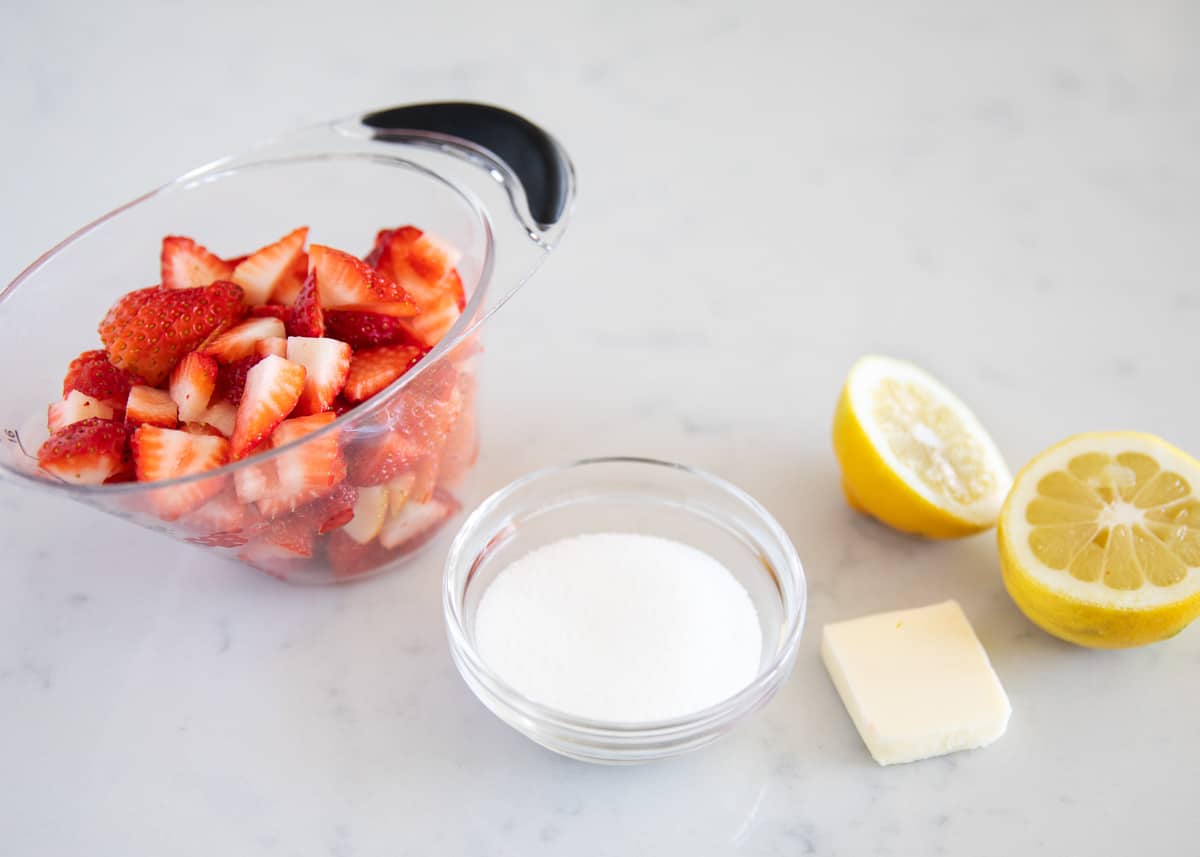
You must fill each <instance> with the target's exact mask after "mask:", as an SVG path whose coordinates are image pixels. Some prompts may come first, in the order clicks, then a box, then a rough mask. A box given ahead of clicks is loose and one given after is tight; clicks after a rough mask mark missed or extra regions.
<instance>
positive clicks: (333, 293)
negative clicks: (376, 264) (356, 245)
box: [308, 244, 416, 311]
mask: <svg viewBox="0 0 1200 857" xmlns="http://www.w3.org/2000/svg"><path fill="white" fill-rule="evenodd" d="M308 269H309V273H310V274H313V273H315V274H316V278H317V293H318V294H319V295H320V301H321V306H322V307H324V308H326V309H336V308H337V307H340V306H345V305H347V304H376V303H397V304H404V305H412V306H413V310H414V311H415V310H416V307H415V305H414V304H413V301H412V298H410V297H409V296H408V295H407V294H406V293H405V292H404V290H403V289H401V288H400V287H399V286H397V285H396V284H395V283H393V282H392V281H391V280H389V279H388V278H387V277H385V276H384V275H383V274H381V273H379V272H378V271H376V270H375V269H374V268H372V267H371V266H370V265H368V264H366V263H365V262H363V261H362V260H361V259H357V258H355V257H354V256H351V255H350V254H349V253H343V252H342V251H341V250H335V249H333V248H332V247H325V246H323V245H321V244H314V245H312V247H310V248H309V251H308Z"/></svg>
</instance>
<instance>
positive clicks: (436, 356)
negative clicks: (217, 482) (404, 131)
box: [0, 149, 496, 497]
mask: <svg viewBox="0 0 1200 857" xmlns="http://www.w3.org/2000/svg"><path fill="white" fill-rule="evenodd" d="M254 155H255V157H253V159H251V160H244V161H243V160H237V161H233V162H231V161H230V160H229V159H226V158H223V159H221V160H219V161H214V162H212V163H210V164H207V165H205V166H202V167H199V168H197V169H195V170H191V171H190V172H187V173H184V174H183V175H180V176H177V177H176V178H174V179H172V180H170V181H168V182H166V183H164V184H162V185H159V186H158V187H156V188H154V189H153V190H150V191H148V192H146V193H144V194H142V195H141V196H138V197H136V198H134V199H132V200H130V201H129V202H127V203H125V204H123V205H120V206H117V207H116V208H114V209H112V210H111V211H108V212H107V213H105V214H103V215H101V216H100V217H98V218H96V219H95V220H93V221H91V222H90V223H87V224H85V225H84V226H81V227H80V228H79V229H77V230H75V231H74V232H72V233H71V234H70V235H68V236H67V237H66V238H64V239H63V240H61V241H59V242H58V243H57V244H55V245H54V246H53V247H51V248H50V249H49V250H47V251H46V252H45V253H43V254H42V255H40V256H38V257H37V259H35V260H34V261H33V262H31V263H30V264H29V265H28V266H26V268H25V269H24V270H23V271H21V273H19V274H18V275H17V276H16V277H15V278H14V279H13V280H12V281H11V282H9V283H8V285H6V286H5V287H4V288H3V289H0V311H2V310H3V305H4V302H5V301H6V300H7V299H9V298H10V297H11V296H12V295H13V294H14V293H15V292H16V290H17V289H18V288H19V287H20V286H21V285H22V284H24V283H25V282H26V281H27V280H28V279H30V278H31V277H32V276H33V275H34V274H36V273H38V271H40V270H41V269H42V268H44V267H45V266H46V265H48V264H49V263H50V262H52V261H53V260H54V259H55V258H56V257H57V256H58V255H59V254H60V253H62V252H63V251H65V250H67V249H69V248H70V247H71V246H72V245H74V244H76V243H77V242H78V241H80V240H81V239H83V238H85V237H87V236H88V235H90V234H91V233H93V232H95V231H96V230H97V229H99V228H100V227H101V226H103V225H104V224H106V223H108V222H109V221H110V220H114V219H116V218H117V217H119V216H120V215H122V214H124V213H125V212H127V211H131V210H133V209H135V208H137V207H138V206H139V205H142V204H143V203H147V202H150V201H151V200H154V199H157V198H159V197H161V196H165V195H167V194H170V193H179V192H183V191H187V190H190V189H192V188H194V187H196V186H198V185H202V184H209V183H212V182H215V181H220V180H223V179H228V178H234V177H236V176H237V175H238V174H239V173H244V172H247V171H250V170H259V169H270V168H276V167H283V166H296V165H298V164H304V163H311V162H328V161H346V160H349V161H355V162H374V163H380V164H383V165H385V166H389V167H400V168H402V169H409V170H412V171H414V172H416V173H419V174H421V175H423V176H425V177H426V178H429V179H432V180H433V181H435V182H437V183H438V184H440V185H442V186H443V187H445V188H447V189H448V190H450V191H451V192H452V193H454V194H455V195H457V196H458V197H459V198H460V199H461V200H462V201H463V202H464V203H465V204H466V206H467V208H468V209H469V210H470V211H471V212H472V213H473V214H474V215H475V218H476V220H477V221H478V223H479V225H480V226H481V227H482V230H483V239H484V241H483V244H484V247H483V250H484V257H483V264H482V265H481V267H480V271H479V281H478V283H477V284H476V286H475V290H474V292H472V294H471V299H470V300H469V301H467V305H466V307H465V308H464V309H463V311H462V313H461V315H460V316H459V317H458V319H457V320H456V321H455V322H454V324H453V325H452V326H451V327H450V329H449V330H448V331H447V332H446V335H445V336H443V337H442V338H441V340H440V341H439V342H438V344H437V345H435V346H434V347H433V348H432V349H430V350H429V351H428V352H427V353H426V354H425V356H424V357H422V358H421V360H420V361H419V362H418V363H417V364H416V365H414V366H413V367H412V368H411V369H409V370H408V371H407V372H405V373H404V374H403V375H402V376H400V377H399V378H397V379H396V380H395V381H393V382H392V383H391V384H389V385H388V386H387V387H385V388H384V389H383V390H381V391H380V392H379V393H377V394H376V395H375V396H372V397H371V399H369V400H368V401H366V402H363V403H361V404H359V405H357V406H355V407H353V408H351V409H350V410H348V411H346V413H344V414H342V415H341V416H339V417H337V418H336V419H335V420H333V422H331V423H330V424H329V425H327V426H322V427H321V428H319V429H318V430H316V431H314V432H311V433H309V434H307V435H304V436H303V437H300V438H297V439H296V440H293V441H291V442H290V443H286V444H284V445H283V446H279V447H275V448H272V449H270V450H266V451H263V452H259V453H256V454H254V455H251V456H247V457H246V458H242V459H239V460H237V461H231V462H229V463H228V464H223V465H221V466H220V467H218V468H215V469H213V470H208V471H204V472H202V473H194V474H191V475H188V476H179V477H175V478H173V479H163V480H161V481H157V482H119V483H115V484H100V485H81V484H76V483H73V482H67V481H66V480H63V479H61V478H59V477H57V476H55V475H54V474H53V473H49V472H46V471H42V470H40V469H38V470H36V471H35V472H32V473H27V472H24V471H22V470H19V469H17V468H15V467H11V466H9V465H8V464H7V463H5V462H4V461H3V460H0V468H3V472H4V473H7V474H10V475H12V476H14V477H16V478H19V479H21V480H23V481H25V482H28V483H30V484H33V485H37V486H41V487H45V488H51V489H55V488H57V489H65V490H67V491H70V492H72V493H75V494H82V495H94V496H104V497H117V496H131V495H139V494H143V493H150V492H153V491H158V490H161V489H165V488H173V487H178V486H181V485H188V484H190V483H193V482H200V481H202V480H206V479H213V478H221V477H225V476H229V475H232V474H233V473H235V472H237V471H238V470H241V469H245V468H247V467H252V466H254V465H256V464H263V463H265V462H267V461H271V460H274V459H275V458H277V457H278V456H281V455H285V454H287V452H288V451H290V450H294V449H296V448H298V447H300V446H303V445H304V444H305V443H308V442H310V441H312V440H315V439H317V438H320V437H322V436H324V435H326V434H329V433H330V432H338V431H341V430H343V429H344V428H345V427H346V425H347V424H348V423H350V422H353V421H355V420H357V419H359V418H361V417H364V416H369V415H370V414H372V413H375V412H376V411H378V410H379V409H381V408H383V407H385V406H386V405H387V404H390V403H391V402H392V401H393V400H394V399H395V397H396V395H397V394H398V393H400V392H401V391H402V390H403V389H404V388H406V387H407V386H409V385H410V384H412V383H413V382H414V381H416V379H418V378H419V377H420V376H422V375H423V374H424V373H425V372H426V371H427V370H428V369H429V367H431V366H432V365H434V364H435V363H437V362H439V361H440V360H441V359H442V357H443V356H444V355H445V354H446V353H448V352H449V351H451V350H453V349H454V348H457V347H458V346H459V345H461V344H462V342H464V341H465V340H466V339H467V337H468V336H469V335H470V334H471V333H473V332H474V330H475V328H476V327H477V326H478V325H479V323H481V316H483V314H484V313H483V309H484V305H485V302H486V299H487V293H488V291H489V286H490V285H491V280H492V275H493V273H494V268H495V261H496V254H495V234H494V231H493V229H492V221H491V217H490V216H489V215H488V212H487V208H486V207H485V206H484V204H483V202H482V201H481V200H480V199H479V197H478V196H476V195H475V193H473V192H472V191H471V190H470V189H469V188H467V187H464V186H462V185H460V184H457V183H455V182H452V181H450V180H449V179H447V178H445V177H444V176H442V175H440V174H438V173H437V172H436V171H434V170H432V169H430V168H429V167H426V166H423V165H422V164H418V163H416V162H414V161H410V160H408V159H407V158H403V157H400V156H398V155H389V154H384V153H382V152H363V151H335V150H331V149H330V150H319V151H312V152H304V153H302V154H277V155H270V154H264V153H254ZM21 450H22V451H23V452H24V453H25V455H26V456H28V457H30V458H33V459H35V460H36V456H34V455H30V453H29V451H28V450H26V449H25V447H24V446H23V445H22V446H21Z"/></svg>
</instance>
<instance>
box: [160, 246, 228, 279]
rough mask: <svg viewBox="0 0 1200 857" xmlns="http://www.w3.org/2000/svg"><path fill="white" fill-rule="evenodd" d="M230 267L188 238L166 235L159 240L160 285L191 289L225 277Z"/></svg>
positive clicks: (226, 277)
mask: <svg viewBox="0 0 1200 857" xmlns="http://www.w3.org/2000/svg"><path fill="white" fill-rule="evenodd" d="M232 273H233V267H232V266H231V265H230V264H229V263H228V262H226V261H225V260H224V259H222V258H220V257H219V256H215V255H213V254H212V253H210V252H208V250H207V249H205V248H204V247H202V246H200V245H199V244H197V243H196V242H195V241H193V240H192V239H191V238H183V237H180V236H178V235H168V236H167V237H166V238H164V239H163V243H162V284H163V286H165V287H166V288H168V289H192V288H195V287H196V286H207V285H209V284H210V283H215V282H217V280H228V279H229V277H230V275H231V274H232Z"/></svg>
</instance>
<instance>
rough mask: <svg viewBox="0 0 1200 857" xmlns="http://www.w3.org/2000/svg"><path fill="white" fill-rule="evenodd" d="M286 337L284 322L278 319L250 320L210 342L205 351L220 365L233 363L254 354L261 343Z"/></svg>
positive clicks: (205, 346)
mask: <svg viewBox="0 0 1200 857" xmlns="http://www.w3.org/2000/svg"><path fill="white" fill-rule="evenodd" d="M286 335H287V334H286V331H285V329H284V325H283V322H282V321H280V320H279V319H277V318H270V317H268V318H250V319H246V321H243V322H242V323H241V324H237V325H234V326H233V327H231V328H229V330H226V331H225V332H224V333H222V334H220V335H218V336H216V337H215V338H213V339H212V340H210V341H209V342H208V343H206V344H205V345H204V350H205V351H206V352H207V353H209V354H211V355H212V356H213V357H214V358H216V360H217V362H218V363H233V362H235V361H237V360H241V359H243V358H245V357H249V356H250V355H251V354H254V353H255V347H256V346H257V345H258V343H259V342H260V341H262V340H264V339H273V338H281V337H283V336H286Z"/></svg>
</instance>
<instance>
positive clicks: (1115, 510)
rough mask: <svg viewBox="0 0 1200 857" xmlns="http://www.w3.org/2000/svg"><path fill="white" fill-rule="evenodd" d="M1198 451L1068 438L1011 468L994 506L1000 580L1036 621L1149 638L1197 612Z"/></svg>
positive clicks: (1132, 437) (1109, 435)
mask: <svg viewBox="0 0 1200 857" xmlns="http://www.w3.org/2000/svg"><path fill="white" fill-rule="evenodd" d="M1198 491H1200V462H1197V461H1196V460H1195V459H1193V458H1192V457H1190V456H1189V455H1187V454H1186V453H1184V452H1182V451H1181V450H1179V449H1176V448H1175V447H1174V446H1171V445H1170V444H1169V443H1167V442H1166V441H1163V440H1161V439H1159V438H1157V437H1154V436H1153V435H1149V434H1140V433H1137V432H1096V433H1091V434H1080V435H1076V436H1074V437H1071V438H1068V439H1067V440H1065V441H1063V442H1062V443H1060V444H1058V445H1057V446H1053V447H1051V448H1050V449H1048V450H1046V451H1045V452H1043V453H1042V454H1040V455H1039V456H1037V457H1036V458H1034V459H1033V461H1031V462H1030V463H1029V464H1028V465H1026V466H1025V469H1024V470H1022V471H1021V472H1020V473H1019V474H1018V475H1017V479H1016V482H1015V483H1014V485H1013V489H1012V493H1011V494H1010V495H1009V497H1008V500H1007V501H1006V502H1005V504H1004V509H1003V511H1002V512H1001V516H1000V526H999V531H998V534H997V536H998V540H999V545H1000V564H1001V568H1002V569H1003V572H1004V583H1005V585H1006V586H1007V587H1008V591H1009V594H1011V595H1012V598H1013V600H1014V601H1015V602H1016V604H1017V606H1018V607H1020V608H1021V610H1022V612H1024V613H1025V615H1026V616H1028V617H1029V618H1030V619H1031V620H1032V621H1033V622H1034V623H1035V624H1037V625H1039V626H1040V627H1041V628H1043V629H1045V630H1046V631H1048V632H1050V633H1051V634H1054V635H1055V636H1057V637H1061V638H1062V639H1064V640H1068V641H1070V642H1072V643H1077V644H1079V645H1081V646H1091V647H1094V648H1125V647H1129V646H1140V645H1145V644H1146V643H1153V642H1157V641H1159V640H1162V639H1165V638H1167V637H1170V636H1172V635H1174V634H1177V633H1178V632H1179V631H1181V630H1182V629H1183V628H1184V627H1185V626H1186V625H1187V624H1188V623H1189V622H1191V621H1192V620H1193V619H1195V618H1196V616H1197V615H1200V494H1198V493H1197V492H1198Z"/></svg>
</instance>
